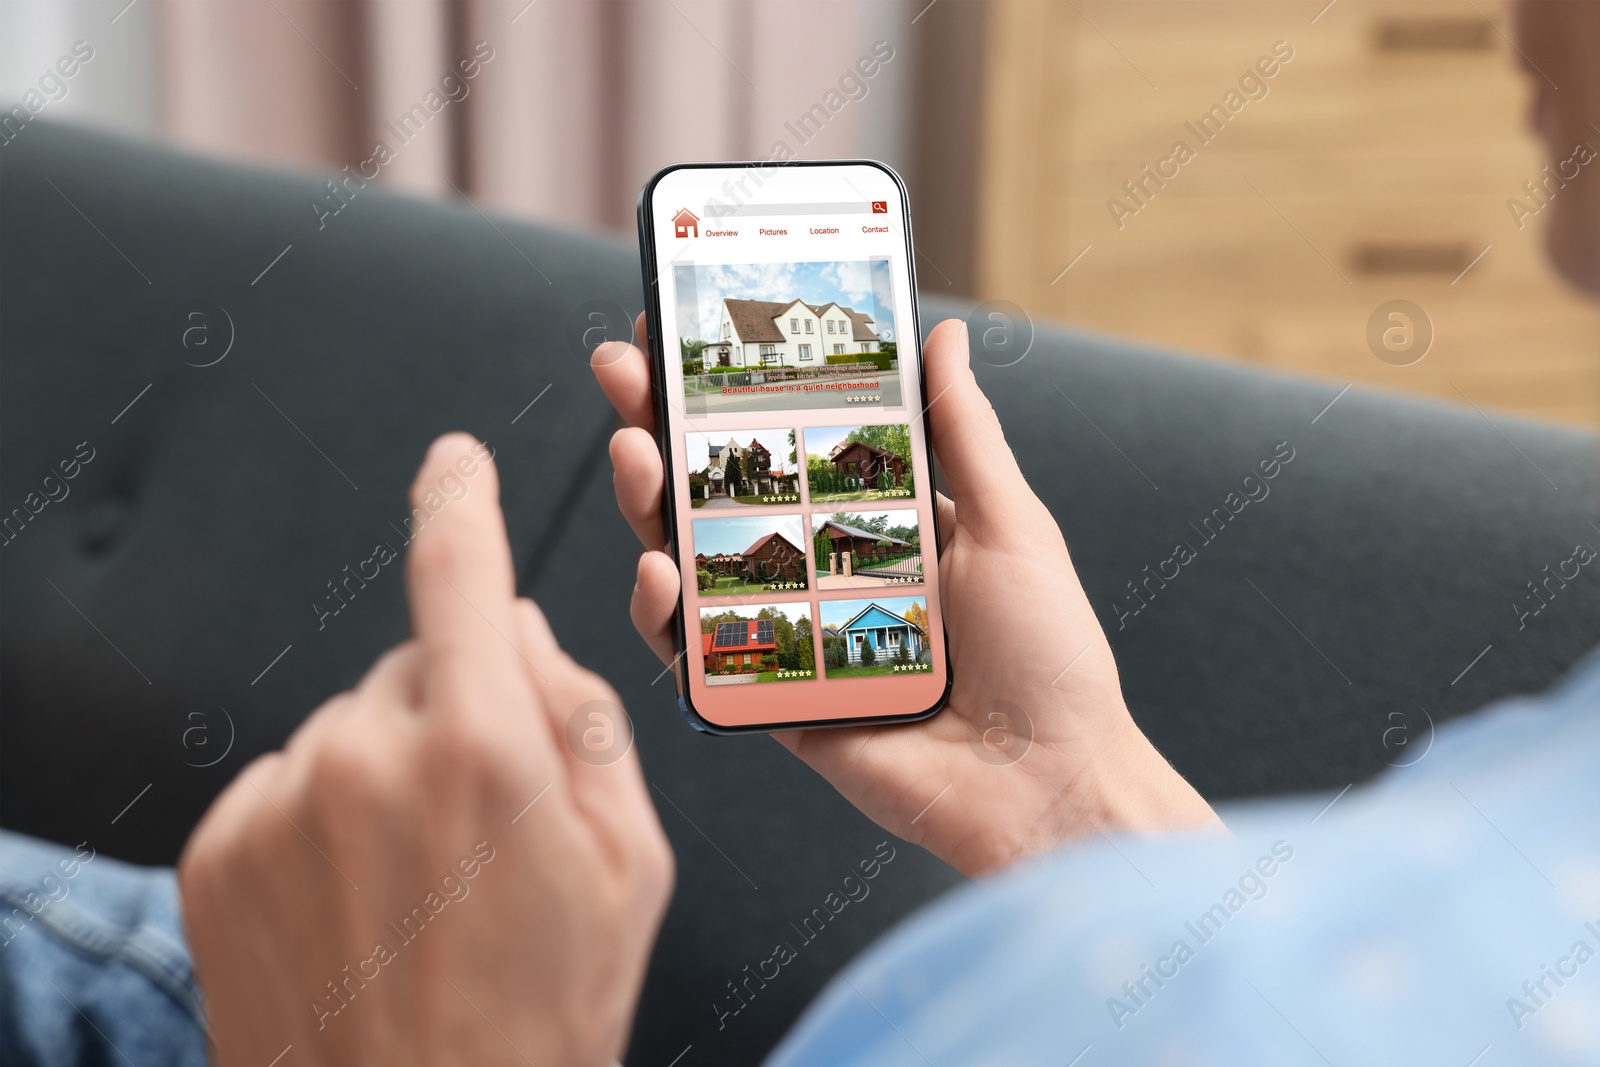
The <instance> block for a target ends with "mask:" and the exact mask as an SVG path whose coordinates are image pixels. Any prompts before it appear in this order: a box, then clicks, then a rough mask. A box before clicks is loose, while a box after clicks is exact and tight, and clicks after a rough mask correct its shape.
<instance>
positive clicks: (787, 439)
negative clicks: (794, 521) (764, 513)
mask: <svg viewBox="0 0 1600 1067" xmlns="http://www.w3.org/2000/svg"><path fill="white" fill-rule="evenodd" d="M794 442H795V432H794V431H793V430H774V429H765V430H727V431H721V432H717V433H698V432H691V433H687V434H685V435H684V452H685V455H686V456H687V458H688V468H689V469H688V471H687V474H688V485H689V506H690V507H694V508H706V509H709V510H733V509H738V508H744V507H757V506H760V505H763V504H797V503H799V502H800V465H799V464H798V463H797V462H796V459H797V452H796V450H795V443H794Z"/></svg>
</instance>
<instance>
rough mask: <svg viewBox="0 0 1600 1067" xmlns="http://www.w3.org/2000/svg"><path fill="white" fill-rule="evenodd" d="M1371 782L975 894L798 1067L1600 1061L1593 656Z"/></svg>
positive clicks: (882, 954) (843, 983)
mask: <svg viewBox="0 0 1600 1067" xmlns="http://www.w3.org/2000/svg"><path fill="white" fill-rule="evenodd" d="M1402 751H1403V752H1404V755H1403V758H1402V757H1400V756H1397V757H1396V758H1395V760H1394V761H1393V762H1394V763H1395V767H1394V769H1392V770H1389V771H1387V772H1386V773H1385V774H1384V775H1382V776H1380V777H1379V778H1378V779H1376V780H1375V781H1373V782H1372V783H1370V784H1367V785H1363V786H1356V787H1352V788H1350V789H1348V790H1346V791H1343V792H1335V793H1329V794H1327V795H1323V796H1314V797H1302V798H1294V799H1288V800H1278V801H1272V802H1267V803H1255V804H1249V805H1233V806H1231V807H1227V808H1225V809H1223V811H1222V815H1223V818H1224V820H1225V821H1226V822H1227V823H1228V825H1229V827H1230V828H1231V829H1232V837H1231V839H1230V838H1201V837H1197V836H1194V835H1187V836H1169V837H1133V836H1123V835H1116V836H1113V837H1110V838H1107V839H1105V840H1103V841H1102V840H1099V839H1097V840H1096V841H1095V842H1093V843H1091V844H1088V845H1084V846H1078V847H1074V848H1070V849H1068V850H1066V851H1063V852H1060V853H1057V854H1055V855H1052V856H1049V857H1046V858H1044V859H1042V860H1039V861H1037V862H1034V863H1032V864H1029V865H1026V866H1025V867H1023V868H1022V869H1018V870H1013V871H1012V872H1008V873H1007V874H1005V875H1003V876H1000V877H997V878H994V879H991V880H989V881H987V882H984V883H977V884H974V885H972V886H969V887H967V888H965V889H964V890H962V891H960V892H959V893H957V894H954V895H952V896H951V897H948V898H946V899H945V900H943V901H941V902H940V903H939V904H937V905H935V906H933V907H932V908H930V909H927V910H925V911H924V912H922V913H920V914H919V915H917V916H914V917H913V918H912V919H910V920H909V921H908V922H906V923H905V924H904V925H903V926H901V927H900V928H899V929H897V930H896V931H894V932H893V933H892V934H890V935H889V936H888V937H887V938H885V939H884V940H883V941H882V942H880V943H879V944H878V945H877V946H875V947H874V948H873V949H872V950H870V951H869V952H868V953H867V954H866V955H864V956H863V957H862V958H861V959H859V960H858V961H857V962H856V963H854V964H853V965H852V966H851V967H850V968H848V969H847V970H846V971H845V972H844V973H843V974H842V975H841V976H840V977H839V978H838V979H836V980H835V981H834V982H833V983H832V984H831V985H830V986H829V987H828V988H827V989H826V990H825V991H824V993H823V995H822V996H821V997H820V998H819V999H818V1000H817V1001H816V1002H815V1004H814V1005H813V1006H812V1007H811V1009H810V1010H809V1011H808V1012H807V1014H806V1015H805V1016H804V1017H803V1018H802V1019H801V1021H800V1022H799V1023H798V1024H797V1025H796V1027H795V1029H794V1030H793V1031H792V1032H791V1033H790V1035H789V1036H788V1038H786V1040H785V1041H784V1042H783V1044H782V1045H780V1046H779V1048H778V1049H777V1050H775V1052H774V1054H773V1055H772V1057H771V1058H770V1059H769V1061H768V1064H769V1067H793V1065H798V1064H807V1065H811V1064H829V1065H839V1067H848V1065H867V1064H871V1065H874V1067H883V1065H899V1064H904V1065H908V1067H928V1065H930V1064H939V1065H944V1064H979V1065H984V1064H1035V1063H1038V1064H1054V1065H1057V1067H1061V1065H1068V1067H1079V1065H1082V1067H1091V1065H1094V1064H1104V1063H1119V1064H1120V1063H1154V1064H1168V1063H1171V1064H1212V1063H1214V1064H1238V1063H1272V1064H1309V1065H1317V1067H1328V1065H1329V1064H1339V1065H1345V1064H1357V1063H1394V1064H1418V1063H1445V1064H1458V1065H1461V1067H1466V1065H1467V1064H1469V1063H1470V1064H1474V1065H1477V1064H1482V1065H1484V1067H1487V1065H1488V1064H1491V1063H1507V1062H1518V1063H1550V1064H1560V1063H1587V1064H1595V1063H1600V959H1597V953H1600V660H1596V659H1595V658H1594V657H1591V659H1590V661H1589V662H1588V663H1587V664H1586V665H1585V666H1584V667H1583V668H1581V669H1580V670H1579V671H1578V672H1576V673H1575V674H1574V676H1572V677H1571V678H1569V680H1568V681H1567V682H1566V683H1564V684H1563V685H1562V686H1560V687H1559V688H1558V689H1557V690H1555V691H1553V692H1552V693H1550V694H1548V695H1547V696H1545V697H1542V698H1538V699H1525V700H1516V701H1510V702H1507V703H1504V704H1501V705H1498V706H1496V707H1494V708H1491V709H1489V710H1486V711H1484V712H1480V713H1478V714H1476V715H1473V716H1471V717H1469V718H1466V719H1462V720H1458V721H1457V722H1455V723H1452V724H1451V725H1450V726H1448V727H1441V728H1439V729H1438V730H1437V731H1434V730H1432V729H1431V726H1430V728H1429V729H1428V731H1427V732H1426V736H1425V738H1424V735H1423V733H1422V732H1421V731H1420V730H1419V731H1418V733H1417V735H1416V736H1415V737H1414V738H1413V739H1412V740H1411V743H1410V745H1408V746H1407V747H1406V748H1405V749H1403V750H1402Z"/></svg>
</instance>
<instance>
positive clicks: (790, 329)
mask: <svg viewBox="0 0 1600 1067" xmlns="http://www.w3.org/2000/svg"><path fill="white" fill-rule="evenodd" d="M879 350H880V345H879V341H878V333H877V327H876V324H875V323H874V322H873V321H872V319H871V318H869V317H868V316H867V315H865V314H863V313H861V312H859V311H856V310H854V309H853V308H847V307H844V306H843V305H841V304H807V303H806V302H805V301H803V300H790V301H786V302H785V301H779V300H736V299H734V298H733V297H726V298H724V299H723V301H722V315H721V317H720V319H719V321H718V323H717V336H716V338H715V339H713V340H710V341H708V342H706V346H705V348H703V349H702V350H701V352H700V362H701V367H702V368H703V369H710V368H712V367H757V368H759V367H818V366H822V365H823V364H825V363H827V357H828V356H847V355H862V354H865V353H871V352H877V351H879Z"/></svg>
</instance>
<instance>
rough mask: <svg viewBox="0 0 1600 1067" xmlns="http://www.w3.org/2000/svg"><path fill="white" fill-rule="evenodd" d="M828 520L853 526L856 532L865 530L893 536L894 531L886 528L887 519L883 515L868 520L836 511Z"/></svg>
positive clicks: (851, 513) (862, 516) (847, 512)
mask: <svg viewBox="0 0 1600 1067" xmlns="http://www.w3.org/2000/svg"><path fill="white" fill-rule="evenodd" d="M828 518H830V519H832V520H833V521H834V522H837V523H843V524H844V525H845V526H854V527H855V528H856V529H858V530H865V531H867V532H868V533H887V534H889V535H890V536H891V537H892V536H894V531H893V530H890V529H888V528H887V527H888V525H889V520H888V518H887V517H886V516H883V515H874V516H873V517H872V518H870V519H869V518H867V517H866V516H865V515H857V514H855V513H854V512H851V511H836V512H834V513H833V514H832V515H829V516H828Z"/></svg>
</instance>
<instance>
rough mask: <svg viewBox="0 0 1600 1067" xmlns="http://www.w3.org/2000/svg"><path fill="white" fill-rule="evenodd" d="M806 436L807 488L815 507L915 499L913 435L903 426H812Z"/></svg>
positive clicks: (807, 430)
mask: <svg viewBox="0 0 1600 1067" xmlns="http://www.w3.org/2000/svg"><path fill="white" fill-rule="evenodd" d="M804 433H805V445H806V485H807V486H808V487H809V489H810V491H811V502H812V503H813V504H831V503H842V502H846V501H852V500H890V499H895V498H901V497H912V496H915V495H916V485H915V483H914V481H913V478H912V470H911V431H910V430H909V429H908V428H907V427H906V425H905V424H904V423H901V424H898V425H891V426H814V427H810V428H808V429H806V430H805V431H804Z"/></svg>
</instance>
